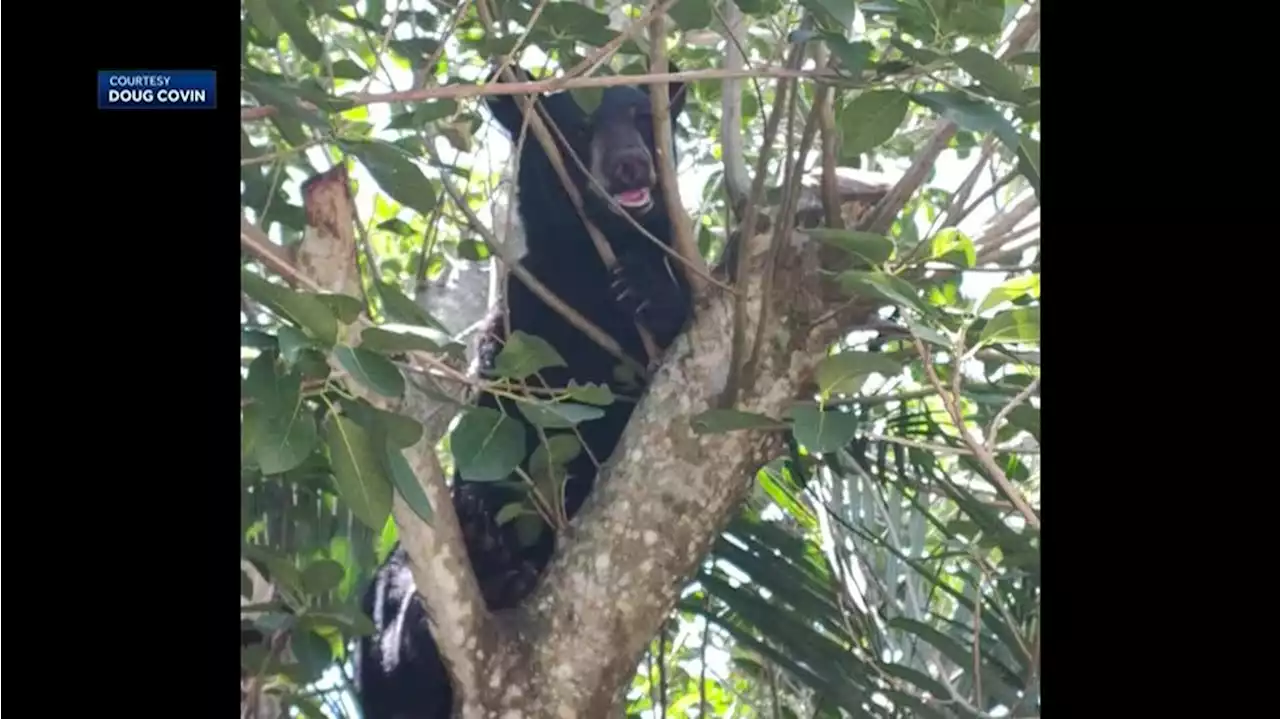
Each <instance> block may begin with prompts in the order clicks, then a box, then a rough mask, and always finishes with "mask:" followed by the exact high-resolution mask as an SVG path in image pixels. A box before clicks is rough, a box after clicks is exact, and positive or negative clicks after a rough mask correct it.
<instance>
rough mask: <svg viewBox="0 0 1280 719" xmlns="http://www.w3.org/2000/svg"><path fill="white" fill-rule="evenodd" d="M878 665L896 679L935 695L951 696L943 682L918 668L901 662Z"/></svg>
mask: <svg viewBox="0 0 1280 719" xmlns="http://www.w3.org/2000/svg"><path fill="white" fill-rule="evenodd" d="M878 666H879V667H880V668H881V669H883V670H884V673H885V674H888V675H889V676H891V677H894V678H896V679H901V680H903V681H904V682H907V683H909V684H911V685H913V686H915V687H916V688H919V689H924V690H926V691H928V692H929V693H931V694H933V696H934V697H947V696H951V693H950V692H949V691H947V688H946V687H945V686H943V684H942V682H939V681H938V680H937V679H934V678H933V677H931V676H929V675H928V674H925V673H924V672H922V671H919V670H918V669H912V668H911V667H904V666H902V665H901V664H892V663H881V664H879V665H878Z"/></svg>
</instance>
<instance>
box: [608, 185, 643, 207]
mask: <svg viewBox="0 0 1280 719" xmlns="http://www.w3.org/2000/svg"><path fill="white" fill-rule="evenodd" d="M616 197H617V198H618V202H621V203H622V204H624V205H627V206H629V207H635V206H637V205H643V204H644V203H646V202H648V201H649V191H648V190H647V189H645V188H643V187H642V188H640V189H638V190H627V191H626V192H619V193H618V194H617V195H616Z"/></svg>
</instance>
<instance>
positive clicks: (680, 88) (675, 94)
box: [641, 59, 689, 120]
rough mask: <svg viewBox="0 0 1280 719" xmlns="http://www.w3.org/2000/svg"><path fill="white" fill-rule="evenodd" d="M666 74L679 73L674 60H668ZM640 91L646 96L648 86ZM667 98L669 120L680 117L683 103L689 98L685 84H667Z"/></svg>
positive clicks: (677, 82)
mask: <svg viewBox="0 0 1280 719" xmlns="http://www.w3.org/2000/svg"><path fill="white" fill-rule="evenodd" d="M667 72H668V73H676V72H680V67H679V66H678V65H676V63H675V61H674V60H670V59H668V60H667ZM641 89H643V90H644V91H645V94H646V95H647V94H648V93H649V86H648V85H642V86H641ZM667 96H668V97H669V98H670V102H671V119H672V120H675V119H676V118H678V117H680V113H682V112H684V102H685V99H686V98H687V97H688V96H689V90H688V88H687V87H685V84H684V83H683V82H679V81H674V82H671V83H668V84H667Z"/></svg>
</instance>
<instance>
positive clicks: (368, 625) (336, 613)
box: [298, 606, 376, 637]
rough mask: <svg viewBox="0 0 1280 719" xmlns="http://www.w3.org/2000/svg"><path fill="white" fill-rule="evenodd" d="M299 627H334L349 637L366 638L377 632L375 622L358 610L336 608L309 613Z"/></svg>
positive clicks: (299, 621)
mask: <svg viewBox="0 0 1280 719" xmlns="http://www.w3.org/2000/svg"><path fill="white" fill-rule="evenodd" d="M298 626H303V627H326V628H327V627H333V628H335V629H338V630H339V631H341V632H342V633H343V634H345V635H347V636H349V637H364V636H369V635H370V634H373V633H374V631H376V629H375V627H374V626H373V620H372V619H370V618H369V617H368V616H367V615H366V614H365V613H364V612H362V611H360V610H359V609H358V608H354V607H351V608H348V607H342V606H335V607H331V608H328V609H327V610H326V611H315V610H312V611H308V612H307V613H306V614H304V615H303V616H301V617H299V620H298Z"/></svg>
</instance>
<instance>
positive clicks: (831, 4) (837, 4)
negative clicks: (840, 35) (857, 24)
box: [800, 0, 858, 30]
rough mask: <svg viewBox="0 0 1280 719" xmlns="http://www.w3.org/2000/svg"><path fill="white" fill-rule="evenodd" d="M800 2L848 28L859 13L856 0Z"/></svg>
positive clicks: (805, 0) (803, 0) (812, 0)
mask: <svg viewBox="0 0 1280 719" xmlns="http://www.w3.org/2000/svg"><path fill="white" fill-rule="evenodd" d="M800 4H801V5H804V6H805V7H807V8H809V9H810V10H813V11H815V12H818V13H821V14H823V15H826V16H828V17H830V18H831V19H832V20H834V21H835V22H836V23H837V24H838V25H839V26H840V27H841V28H843V29H846V30H847V29H848V28H849V27H850V26H851V25H853V19H854V17H856V16H857V14H858V9H857V3H856V2H854V0H800Z"/></svg>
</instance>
